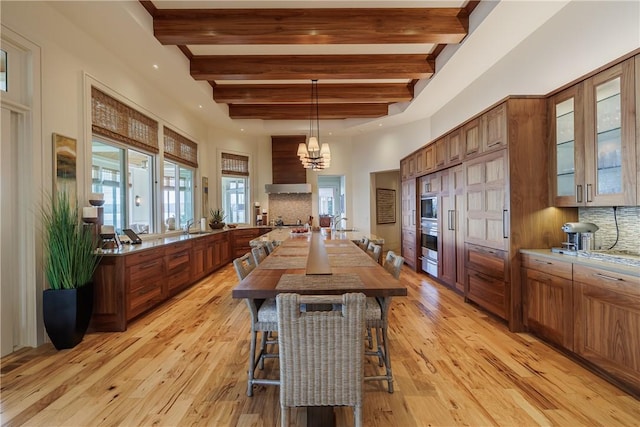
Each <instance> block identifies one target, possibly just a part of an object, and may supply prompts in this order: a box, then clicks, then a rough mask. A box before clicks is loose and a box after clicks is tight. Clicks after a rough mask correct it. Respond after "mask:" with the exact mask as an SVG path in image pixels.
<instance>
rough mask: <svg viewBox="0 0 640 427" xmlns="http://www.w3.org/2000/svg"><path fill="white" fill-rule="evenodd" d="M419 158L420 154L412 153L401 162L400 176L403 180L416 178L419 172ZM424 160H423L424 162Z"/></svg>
mask: <svg viewBox="0 0 640 427" xmlns="http://www.w3.org/2000/svg"><path fill="white" fill-rule="evenodd" d="M417 157H418V153H412V154H410V155H408V156H407V157H405V158H404V159H402V160H400V176H401V178H402V180H403V181H404V180H406V179H409V178H414V177H415V176H416V172H417V169H416V168H417V163H416V162H417ZM422 161H423V160H421V162H422Z"/></svg>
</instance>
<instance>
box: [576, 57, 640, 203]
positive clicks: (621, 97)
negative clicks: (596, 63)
mask: <svg viewBox="0 0 640 427" xmlns="http://www.w3.org/2000/svg"><path fill="white" fill-rule="evenodd" d="M634 69H635V67H634V61H633V59H631V60H627V61H625V62H623V63H621V64H618V65H616V66H614V67H611V68H609V69H607V70H605V71H603V72H601V73H599V74H597V75H595V76H594V77H592V78H590V79H588V80H587V81H586V82H585V104H586V105H585V122H586V124H587V128H586V131H585V148H586V149H585V182H586V185H585V202H586V204H587V205H598V206H616V205H635V204H636V168H635V164H636V151H635V150H636V141H635V139H636V135H635V113H634V110H635V108H634V103H635V99H634V93H635V77H634Z"/></svg>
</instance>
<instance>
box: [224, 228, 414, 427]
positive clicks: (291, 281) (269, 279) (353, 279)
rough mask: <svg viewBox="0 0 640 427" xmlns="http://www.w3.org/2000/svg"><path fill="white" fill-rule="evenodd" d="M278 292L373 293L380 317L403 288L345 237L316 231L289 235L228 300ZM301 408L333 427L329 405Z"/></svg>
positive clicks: (313, 420)
mask: <svg viewBox="0 0 640 427" xmlns="http://www.w3.org/2000/svg"><path fill="white" fill-rule="evenodd" d="M282 292H288V293H289V292H290V293H298V294H306V295H341V294H344V293H347V292H361V293H363V294H365V295H366V296H368V297H377V298H378V300H379V301H380V302H381V306H382V312H383V316H386V315H387V311H388V308H389V302H390V301H391V297H395V296H406V295H407V288H406V286H404V285H403V284H402V283H401V282H400V281H399V280H398V279H396V278H394V277H393V275H392V274H390V273H389V272H387V271H386V270H385V269H384V268H383V267H382V266H381V265H380V264H378V263H377V262H375V261H374V260H373V259H372V258H371V257H370V256H369V255H368V254H367V253H366V252H365V251H363V250H362V249H360V248H359V247H358V246H357V245H355V244H354V243H353V242H352V241H350V240H342V239H338V240H334V239H330V238H327V237H326V236H324V235H323V234H322V233H319V232H314V233H305V234H300V235H296V234H293V233H292V235H291V237H290V238H289V239H286V240H284V241H283V242H282V243H281V244H280V245H279V246H277V247H276V249H275V250H274V251H273V253H271V254H270V255H269V256H268V257H267V258H265V259H264V260H263V261H262V262H261V263H260V264H259V265H258V266H257V267H256V268H255V269H254V270H253V271H252V272H251V273H250V274H249V275H248V276H247V277H245V278H244V279H243V280H242V281H241V282H240V283H239V284H238V285H237V286H236V287H235V288H233V290H232V297H233V298H243V299H244V298H249V299H256V300H257V299H266V298H274V297H275V296H276V295H277V294H279V293H282ZM328 409H329V410H328V411H327V408H313V407H309V408H307V425H308V426H312V425H323V426H327V425H333V424H334V423H335V420H334V416H333V410H332V408H328Z"/></svg>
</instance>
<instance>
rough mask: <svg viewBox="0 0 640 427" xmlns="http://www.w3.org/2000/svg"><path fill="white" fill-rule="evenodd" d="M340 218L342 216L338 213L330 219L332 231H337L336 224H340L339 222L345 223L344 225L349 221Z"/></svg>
mask: <svg viewBox="0 0 640 427" xmlns="http://www.w3.org/2000/svg"><path fill="white" fill-rule="evenodd" d="M341 216H342V214H341V213H340V214H338V215H336V216H334V217H333V218H331V228H332V229H333V231H338V224H340V222H341V221H345V224H346V221H347V220H348V219H349V218H341ZM336 219H337V220H336Z"/></svg>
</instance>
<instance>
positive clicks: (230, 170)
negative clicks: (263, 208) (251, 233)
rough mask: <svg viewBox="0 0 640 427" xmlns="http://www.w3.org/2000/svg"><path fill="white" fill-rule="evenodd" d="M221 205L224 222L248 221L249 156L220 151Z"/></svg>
mask: <svg viewBox="0 0 640 427" xmlns="http://www.w3.org/2000/svg"><path fill="white" fill-rule="evenodd" d="M221 164H222V167H221V174H222V177H221V181H222V192H221V195H222V197H221V198H222V206H221V209H222V210H224V212H225V215H226V218H225V221H226V222H230V223H249V222H250V221H249V212H248V209H249V203H247V200H249V193H248V189H249V157H247V156H241V155H238V154H230V153H222V158H221Z"/></svg>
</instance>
